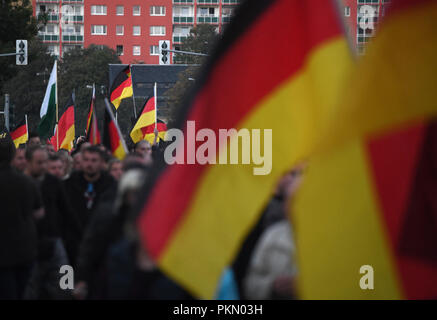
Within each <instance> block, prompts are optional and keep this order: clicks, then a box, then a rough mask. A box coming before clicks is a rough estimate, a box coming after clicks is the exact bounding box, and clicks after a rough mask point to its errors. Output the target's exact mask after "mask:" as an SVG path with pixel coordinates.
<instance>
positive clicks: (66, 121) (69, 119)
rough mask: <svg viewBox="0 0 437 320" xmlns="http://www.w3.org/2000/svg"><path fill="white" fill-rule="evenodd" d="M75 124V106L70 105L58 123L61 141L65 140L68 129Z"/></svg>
mask: <svg viewBox="0 0 437 320" xmlns="http://www.w3.org/2000/svg"><path fill="white" fill-rule="evenodd" d="M73 125H74V108H73V106H71V107H68V109H67V110H65V112H64V113H63V115H62V116H61V119H59V123H58V129H57V130H59V141H64V139H65V136H66V134H67V131H68V129H70V128H71V126H73Z"/></svg>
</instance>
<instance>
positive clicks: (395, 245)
mask: <svg viewBox="0 0 437 320" xmlns="http://www.w3.org/2000/svg"><path fill="white" fill-rule="evenodd" d="M425 130H426V124H424V123H421V124H419V125H415V126H412V127H409V128H407V129H403V130H399V131H396V132H393V133H390V134H387V135H385V136H383V137H380V138H377V139H373V140H371V141H369V143H368V145H367V149H368V155H369V160H370V161H369V163H370V167H371V171H372V173H373V178H374V183H375V187H376V191H377V196H378V199H379V203H380V206H381V209H382V213H383V217H382V218H383V220H384V223H385V225H386V228H387V230H388V239H389V242H390V245H391V249H392V252H394V257H395V261H396V266H397V268H398V271H399V274H400V277H401V282H402V285H403V289H404V291H405V293H406V297H407V298H408V299H421V298H424V297H430V296H433V295H434V296H435V297H437V289H436V287H435V285H432V284H435V283H437V272H436V269H435V268H432V267H431V266H429V265H426V264H424V263H422V262H421V261H419V260H413V259H411V258H407V257H404V256H402V255H401V254H400V252H399V241H400V239H401V232H402V227H403V225H404V222H405V214H406V211H407V208H408V205H409V201H410V195H411V191H412V187H413V185H412V184H413V181H414V179H415V175H416V170H417V165H418V160H419V157H420V153H421V148H422V145H423V141H424V135H425Z"/></svg>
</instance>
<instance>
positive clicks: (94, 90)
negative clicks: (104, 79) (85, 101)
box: [91, 83, 97, 145]
mask: <svg viewBox="0 0 437 320" xmlns="http://www.w3.org/2000/svg"><path fill="white" fill-rule="evenodd" d="M91 99H92V106H93V114H92V117H93V118H92V119H91V121H92V124H91V125H92V126H93V142H92V144H93V145H96V144H97V140H96V126H97V121H95V119H96V117H95V115H96V84H95V83H93V96H92V98H91Z"/></svg>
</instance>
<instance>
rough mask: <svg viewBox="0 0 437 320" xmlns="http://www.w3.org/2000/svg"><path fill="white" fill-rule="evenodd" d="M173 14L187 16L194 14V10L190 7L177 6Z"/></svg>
mask: <svg viewBox="0 0 437 320" xmlns="http://www.w3.org/2000/svg"><path fill="white" fill-rule="evenodd" d="M190 13H191V14H190ZM173 15H174V16H175V17H187V16H190V15H192V12H191V10H190V7H175V8H173Z"/></svg>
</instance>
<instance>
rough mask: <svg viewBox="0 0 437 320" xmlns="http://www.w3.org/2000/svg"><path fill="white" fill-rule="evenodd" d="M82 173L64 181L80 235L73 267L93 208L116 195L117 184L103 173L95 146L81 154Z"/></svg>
mask: <svg viewBox="0 0 437 320" xmlns="http://www.w3.org/2000/svg"><path fill="white" fill-rule="evenodd" d="M81 153H82V171H78V172H73V174H72V175H71V176H70V178H68V179H67V180H66V181H65V187H66V192H67V196H68V198H69V200H70V201H69V203H70V204H71V206H72V209H73V210H74V212H75V213H76V215H77V217H78V218H79V223H80V229H81V232H80V235H79V237H78V239H77V241H76V242H75V245H76V247H75V248H74V252H75V254H74V258H73V265H75V258H76V255H77V250H78V246H79V244H80V241H81V240H82V235H83V232H84V231H85V229H86V227H87V225H88V223H89V221H90V219H91V217H92V216H93V215H94V211H95V208H96V207H97V205H98V204H99V203H101V202H104V201H106V200H111V199H114V198H115V196H116V193H117V182H116V181H115V180H114V178H113V177H112V176H111V175H109V174H108V173H107V172H105V171H104V170H103V168H102V166H103V155H102V152H101V150H100V149H99V148H97V147H95V146H91V147H87V148H86V149H84V150H83V151H82V152H81Z"/></svg>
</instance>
